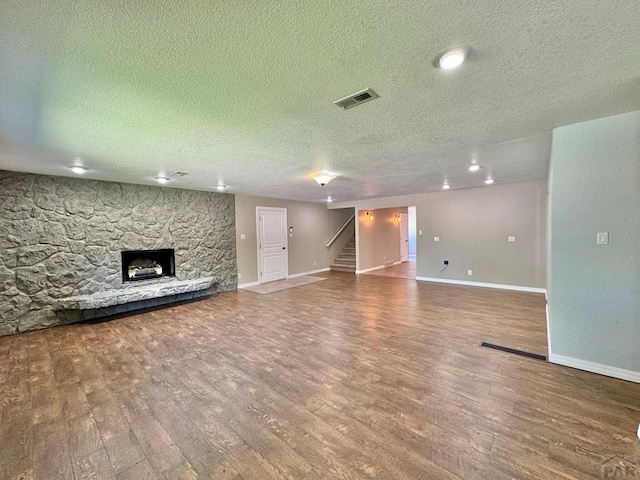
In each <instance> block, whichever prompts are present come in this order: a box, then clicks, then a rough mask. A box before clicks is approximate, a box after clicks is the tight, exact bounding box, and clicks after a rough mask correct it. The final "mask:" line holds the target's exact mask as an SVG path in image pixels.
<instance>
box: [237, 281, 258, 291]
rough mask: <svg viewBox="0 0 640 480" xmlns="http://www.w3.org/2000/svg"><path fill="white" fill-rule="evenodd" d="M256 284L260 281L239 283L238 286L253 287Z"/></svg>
mask: <svg viewBox="0 0 640 480" xmlns="http://www.w3.org/2000/svg"><path fill="white" fill-rule="evenodd" d="M256 285H260V282H249V283H239V284H238V288H239V289H240V288H249V287H255V286H256Z"/></svg>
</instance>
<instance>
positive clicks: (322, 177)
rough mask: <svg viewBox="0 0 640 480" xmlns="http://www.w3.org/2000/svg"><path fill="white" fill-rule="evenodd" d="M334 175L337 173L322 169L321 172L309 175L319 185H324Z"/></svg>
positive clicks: (334, 176)
mask: <svg viewBox="0 0 640 480" xmlns="http://www.w3.org/2000/svg"><path fill="white" fill-rule="evenodd" d="M336 177H337V175H336V174H335V173H331V172H327V171H326V170H322V171H321V172H318V173H314V174H313V175H311V178H313V179H314V180H315V181H316V182H318V184H319V185H320V186H321V187H324V186H325V185H326V184H327V183H329V182H330V181H331V180H333V179H334V178H336Z"/></svg>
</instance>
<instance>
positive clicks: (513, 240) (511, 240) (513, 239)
mask: <svg viewBox="0 0 640 480" xmlns="http://www.w3.org/2000/svg"><path fill="white" fill-rule="evenodd" d="M515 241H516V237H515V235H509V236H508V237H507V242H511V243H513V242H515Z"/></svg>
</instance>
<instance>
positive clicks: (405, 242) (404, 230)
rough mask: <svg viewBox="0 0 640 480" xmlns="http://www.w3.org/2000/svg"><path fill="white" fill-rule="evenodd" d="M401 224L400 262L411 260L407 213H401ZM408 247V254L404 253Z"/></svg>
mask: <svg viewBox="0 0 640 480" xmlns="http://www.w3.org/2000/svg"><path fill="white" fill-rule="evenodd" d="M399 220H400V221H399V222H398V223H399V224H400V262H408V261H409V215H408V214H407V213H400V214H399ZM405 249H406V254H407V255H406V256H405V257H403V256H402V254H403V252H404V251H405Z"/></svg>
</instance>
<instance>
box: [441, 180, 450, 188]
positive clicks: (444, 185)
mask: <svg viewBox="0 0 640 480" xmlns="http://www.w3.org/2000/svg"><path fill="white" fill-rule="evenodd" d="M450 188H451V185H449V184H448V183H446V182H445V183H443V184H442V189H443V190H449V189H450Z"/></svg>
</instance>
